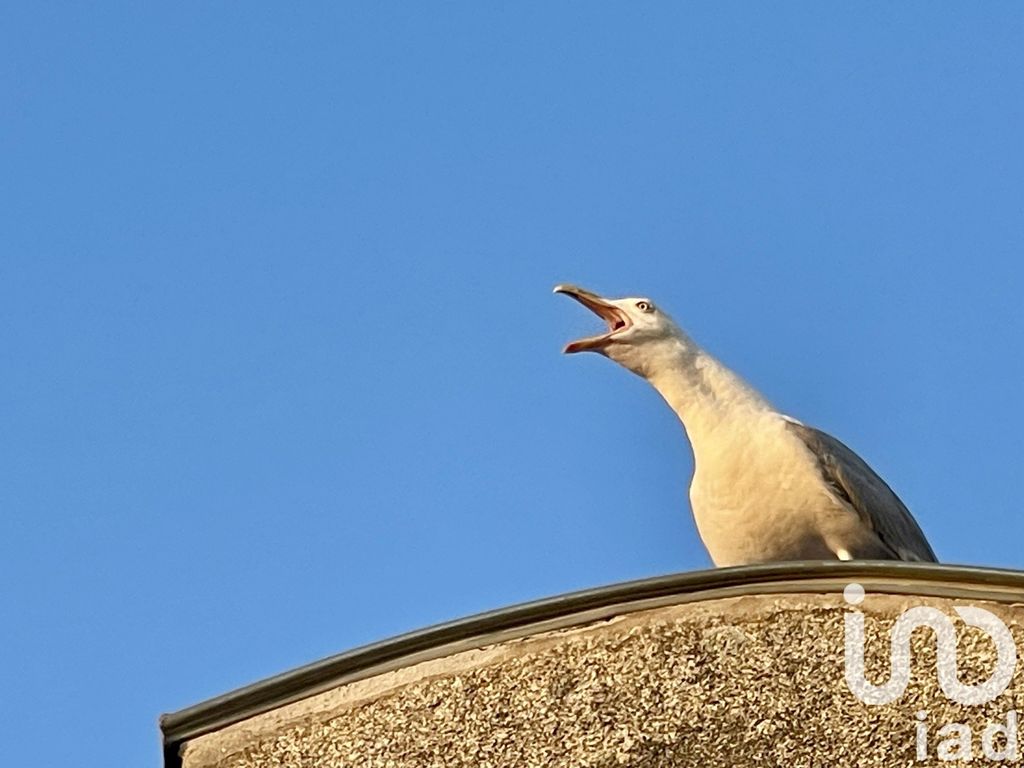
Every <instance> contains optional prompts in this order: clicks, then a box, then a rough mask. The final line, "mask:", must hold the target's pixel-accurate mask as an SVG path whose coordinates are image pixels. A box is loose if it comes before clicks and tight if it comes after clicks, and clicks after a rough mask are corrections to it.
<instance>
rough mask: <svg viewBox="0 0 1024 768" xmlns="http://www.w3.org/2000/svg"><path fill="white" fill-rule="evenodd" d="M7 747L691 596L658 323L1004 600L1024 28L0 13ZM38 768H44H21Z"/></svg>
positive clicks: (475, 7)
mask: <svg viewBox="0 0 1024 768" xmlns="http://www.w3.org/2000/svg"><path fill="white" fill-rule="evenodd" d="M0 61H2V67H0V88H2V99H0V114H2V118H0V131H2V133H0V140H2V147H3V148H2V150H0V177H2V179H3V182H2V184H0V196H2V200H0V203H2V208H0V211H2V214H0V216H2V226H0V321H2V324H3V333H2V336H0V361H2V371H3V374H2V376H0V435H2V438H0V461H2V464H0V466H2V467H3V469H2V473H0V474H2V482H0V509H2V514H3V526H2V535H0V569H2V571H0V576H2V579H3V587H2V592H0V612H2V616H3V624H2V633H0V653H2V655H0V732H2V734H3V735H2V743H3V746H4V761H5V762H6V763H8V764H10V765H27V764H30V763H31V764H36V765H39V764H51V765H68V764H72V763H74V764H76V765H80V766H107V765H115V764H117V765H150V766H153V765H156V764H157V763H158V760H159V751H158V742H157V724H156V720H157V716H158V714H159V713H160V712H163V711H169V710H175V709H178V708H181V707H183V706H186V705H189V704H193V703H196V702H198V701H200V700H202V699H205V698H207V697H210V696H212V695H215V694H219V693H222V692H225V691H227V690H230V689H233V688H235V687H237V686H240V685H243V684H246V683H249V682H252V681H255V680H258V679H261V678H264V677H266V676H269V675H271V674H274V673H277V672H281V671H284V670H287V669H290V668H293V667H296V666H298V665H301V664H304V663H307V662H310V661H314V660H316V659H319V658H321V657H324V656H327V655H329V654H332V653H335V652H338V651H342V650H346V649H348V648H351V647H353V646H356V645H359V644H362V643H366V642H368V641H373V640H377V639H381V638H384V637H387V636H390V635H393V634H396V633H399V632H402V631H405V630H410V629H414V628H418V627H421V626H423V625H426V624H431V623H434V622H437V621H440V620H445V619H450V618H456V617H459V616H463V615H466V614H470V613H474V612H477V611H481V610H484V609H490V608H496V607H500V606H504V605H507V604H509V603H514V602H518V601H522V600H528V599H532V598H537V597H541V596H547V595H552V594H557V593H562V592H566V591H569V590H574V589H578V588H583V587H589V586H595V585H599V584H605V583H609V582H617V581H622V580H626V579H634V578H638V577H643V576H650V575H655V574H662V573H667V572H673V571H683V570H690V569H698V568H705V567H708V565H709V561H708V559H707V557H706V555H705V554H704V552H703V550H702V548H701V546H700V543H699V541H698V539H697V536H696V533H695V530H694V526H693V523H692V521H691V519H690V517H689V508H688V506H687V502H686V487H687V483H688V479H689V473H690V470H691V463H690V462H691V460H690V454H689V448H688V446H687V444H686V442H685V440H684V437H683V433H682V431H681V430H680V427H679V425H678V424H677V423H676V421H675V419H674V417H673V415H672V414H671V413H670V412H669V411H668V410H667V408H666V407H665V406H664V405H663V404H662V402H661V401H660V400H659V398H658V397H657V395H656V394H655V393H654V392H653V390H650V389H648V388H647V386H646V385H645V384H644V383H643V382H642V381H640V380H639V379H635V378H633V377H632V376H630V375H629V374H627V373H626V372H625V371H623V370H621V369H618V368H616V367H615V366H614V365H613V364H611V363H610V362H608V361H606V360H602V359H600V358H598V357H597V356H578V357H574V358H565V357H562V356H561V355H560V354H559V350H560V347H561V345H562V344H563V343H564V342H565V341H567V340H568V339H570V338H572V337H573V336H576V335H580V334H583V333H586V332H588V331H590V330H593V329H595V328H597V327H598V324H597V323H596V321H595V319H594V318H592V317H590V316H588V314H587V313H586V312H585V311H584V310H583V309H582V308H580V307H578V306H577V305H575V304H574V303H572V302H571V301H569V300H567V299H565V298H562V297H555V296H552V295H551V294H550V290H551V287H552V285H554V284H555V283H556V282H561V281H574V282H579V283H581V284H583V285H586V286H588V287H592V288H595V289H597V290H600V291H603V292H606V293H610V294H636V293H641V294H649V295H650V296H652V297H653V298H654V299H655V300H657V301H658V302H659V303H661V304H662V305H664V306H665V307H666V308H668V309H669V311H670V312H672V313H673V314H674V315H675V317H676V319H677V320H679V321H680V323H681V324H682V325H683V326H684V327H686V328H687V329H688V330H689V331H690V332H691V333H692V335H693V336H694V337H695V338H697V339H698V340H699V341H701V342H702V343H703V344H704V345H705V346H707V347H708V348H709V349H710V350H711V351H713V352H715V353H716V354H718V355H719V356H720V357H721V358H722V359H723V360H725V361H726V362H727V363H728V364H730V365H732V366H733V367H734V368H736V369H737V370H739V371H740V372H741V373H742V374H743V375H745V376H746V377H747V378H748V379H749V380H750V381H751V382H752V383H753V384H754V385H755V386H757V387H758V388H759V389H761V390H762V391H763V392H764V393H765V394H766V395H767V396H768V397H769V398H770V399H771V400H772V401H773V402H775V403H776V404H777V405H778V406H779V407H780V408H782V409H784V410H786V411H788V412H790V413H792V414H793V415H795V416H797V417H799V418H801V419H802V420H804V421H806V422H808V423H811V424H814V425H816V426H819V427H821V428H823V429H826V430H828V431H831V432H833V433H835V434H836V435H838V436H839V437H841V438H842V439H843V440H844V441H846V442H847V443H849V444H850V445H851V446H852V447H854V448H855V449H856V450H858V451H859V452H860V453H861V454H862V455H864V456H865V457H866V458H867V459H868V460H869V461H870V462H872V463H873V464H874V465H875V466H876V468H877V469H878V470H879V471H880V472H881V474H882V475H883V476H884V477H885V478H886V479H887V480H888V481H889V482H890V483H891V484H892V485H893V486H894V487H895V488H896V490H897V491H898V492H899V493H900V494H901V495H902V496H903V498H904V499H905V501H906V502H907V503H908V505H909V506H910V507H911V508H912V509H913V510H914V512H915V514H916V515H917V517H918V519H919V520H920V522H921V524H922V526H923V527H924V529H925V530H926V532H927V533H928V535H929V537H930V538H931V540H932V542H933V544H934V546H935V548H936V550H937V551H938V553H939V555H940V557H941V558H942V559H943V560H945V561H948V562H958V563H984V564H992V565H1000V566H1010V567H1024V552H1022V540H1024V523H1022V517H1021V515H1022V507H1021V502H1020V487H1021V484H1020V482H1019V477H1020V474H1021V471H1022V459H1024V440H1022V438H1021V435H1024V407H1022V405H1021V397H1020V392H1021V388H1022V384H1024V361H1022V354H1021V353H1022V334H1024V317H1022V310H1021V289H1022V287H1024V265H1022V256H1024V202H1022V201H1024V78H1022V74H1021V73H1022V72H1024V7H1022V6H1021V5H1020V4H1018V3H997V2H992V3H985V4H980V5H979V4H968V5H964V4H960V3H932V2H928V3H903V4H891V3H858V4H855V5H850V4H836V3H818V2H807V3H773V4H757V3H690V4H683V3H619V4H599V3H589V2H588V3H584V2H573V3H550V2H543V3H532V4H526V3H515V4H501V5H498V4H485V3H476V2H468V3H444V4H431V5H430V6H429V7H428V5H426V4H414V3H404V4H395V3H391V4H384V3H374V2H368V3H362V4H353V3H347V4H342V3H322V4H315V3H305V4H300V6H298V7H285V6H284V5H282V4H280V3H266V2H260V3H257V2H253V3H242V4H238V3H234V4H226V3H212V4H211V3H185V4H182V3H175V4H166V3H163V4H157V3H105V4H102V5H100V6H97V4H83V3H48V2H31V3H8V4H6V6H5V8H4V9H3V11H0ZM40 750H42V752H40Z"/></svg>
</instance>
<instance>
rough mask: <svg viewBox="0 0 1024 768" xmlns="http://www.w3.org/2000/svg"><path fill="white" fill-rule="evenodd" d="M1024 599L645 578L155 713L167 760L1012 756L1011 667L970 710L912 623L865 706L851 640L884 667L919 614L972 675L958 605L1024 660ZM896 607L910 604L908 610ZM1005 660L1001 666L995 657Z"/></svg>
mask: <svg viewBox="0 0 1024 768" xmlns="http://www.w3.org/2000/svg"><path fill="white" fill-rule="evenodd" d="M851 583H856V584H859V585H861V586H862V587H863V589H864V591H865V592H866V597H865V598H864V599H863V600H862V601H857V600H856V597H857V596H858V594H857V593H856V592H847V593H846V594H845V595H844V588H846V587H847V586H848V585H850V584H851ZM1022 604H1024V573H1020V572H1014V571H1000V570H991V569H980V568H966V567H951V566H936V565H924V564H905V563H872V562H847V563H835V562H827V563H780V564H771V565H764V566H752V567H743V568H727V569H718V570H712V571H702V572H695V573H686V574H678V575H672V576H664V577H658V578H654V579H646V580H643V581H636V582H630V583H627V584H620V585H614V586H609V587H603V588H599V589H593V590H587V591H583V592H577V593H573V594H570V595H565V596H562V597H556V598H551V599H547V600H541V601H537V602H533V603H528V604H525V605H520V606H515V607H512V608H508V609H504V610H500V611H495V612H491V613H486V614H482V615H479V616H475V617H471V618H468V619H464V620H461V621H456V622H452V623H449V624H444V625H441V626H437V627H432V628H429V629H425V630H421V631H418V632H413V633H410V634H408V635H403V636H401V637H398V638H395V639H393V640H388V641H385V642H382V643H377V644H374V645H371V646H367V647H365V648H360V649H357V650H354V651H351V652H348V653H343V654H340V655H338V656H334V657H331V658H328V659H325V660H323V661H320V662H317V663H315V664H311V665H309V666H306V667H303V668H300V669H298V670H295V671H292V672H288V673H285V674H283V675H279V676H277V677H274V678H271V679H269V680H266V681H264V682H261V683H257V684H255V685H252V686H249V687H247V688H243V689H241V690H238V691H235V692H232V693H229V694H225V695H224V696H220V697H217V698H215V699H212V700H210V701H207V702H204V703H201V704H198V705H196V706H194V707H190V708H188V709H185V710H182V711H180V712H176V713H173V714H169V715H165V716H164V717H163V718H161V729H162V732H163V737H164V748H165V762H166V764H167V765H168V766H172V767H174V768H177V766H181V765H184V768H248V767H249V766H258V765H267V764H273V765H294V766H302V767H303V768H306V767H307V766H308V768H319V767H320V766H337V765H344V766H347V765H359V766H360V767H361V768H362V766H374V765H380V766H389V768H398V767H399V766H421V765H444V766H453V765H466V766H477V765H485V764H491V765H496V766H498V765H524V766H525V765H538V766H539V765H567V766H568V765H574V766H575V765H581V764H589V765H600V766H609V767H610V766H627V765H635V766H655V765H694V766H697V765H710V764H723V765H725V764H733V765H741V764H750V763H754V762H760V763H766V764H768V765H776V764H778V765H789V764H793V765H796V764H806V765H812V764H825V763H829V764H831V763H835V762H844V763H847V764H858V765H862V766H868V765H880V766H881V765H894V764H911V763H917V764H922V765H927V764H935V765H945V764H949V760H953V759H961V761H965V760H966V758H967V757H968V756H970V757H972V758H973V759H974V761H975V762H980V761H984V760H987V759H992V760H996V759H997V758H999V757H1000V756H1002V757H1003V758H1006V759H1012V755H1010V754H1009V752H1008V750H1009V749H1010V748H1011V744H1010V742H1011V741H1012V739H1013V736H1014V731H1015V728H1016V721H1015V717H1016V715H1015V713H1016V711H1018V710H1020V711H1022V712H1024V683H1022V680H1024V677H1022V675H1024V672H1021V671H1020V670H1019V669H1017V667H1024V662H1022V663H1021V664H1019V665H1016V666H1015V667H1014V668H1013V669H1012V670H1010V672H1011V676H1010V677H1009V679H1008V682H1007V683H1006V684H1005V685H1004V686H1003V688H1004V690H1001V691H1000V692H999V695H997V696H995V697H994V698H992V699H991V700H990V701H987V702H986V703H983V704H964V703H962V702H959V701H956V700H954V699H953V698H951V697H950V695H949V691H948V690H946V689H944V688H943V682H942V679H941V675H940V674H939V671H938V669H937V661H938V659H939V657H937V655H936V643H935V639H934V636H933V634H932V633H931V631H930V630H927V629H916V630H914V631H913V632H911V633H910V634H909V635H908V637H909V642H908V644H907V646H906V648H905V649H904V650H903V651H899V650H898V651H897V653H896V656H897V658H896V659H895V661H896V662H897V663H896V665H895V666H896V671H899V670H900V669H901V668H902V667H901V665H903V666H905V667H906V670H907V672H908V675H907V684H906V686H905V688H904V689H903V690H899V691H897V693H898V695H897V696H896V697H894V698H893V697H890V698H891V700H890V701H888V702H886V703H884V704H876V703H871V702H870V701H866V700H865V699H864V696H863V695H856V694H855V692H854V689H853V688H851V685H850V684H849V683H848V678H849V677H850V675H851V674H852V673H855V672H857V669H856V661H857V655H856V651H857V649H858V648H860V649H861V652H862V654H863V655H862V657H861V658H862V659H863V666H862V668H861V669H860V678H859V679H861V680H863V681H864V682H865V683H866V684H873V685H879V686H880V685H881V684H882V683H885V682H886V681H887V680H889V679H890V672H891V671H892V669H893V664H892V661H893V659H891V658H890V655H891V654H890V637H891V635H892V632H893V630H894V629H895V628H896V626H897V624H898V623H899V622H900V621H901V618H900V617H901V616H905V617H908V618H913V617H921V616H926V615H927V616H931V617H932V621H933V624H934V623H935V622H936V621H938V623H939V624H940V625H943V626H944V623H948V624H949V626H950V627H951V628H952V630H953V634H952V635H951V636H952V637H953V638H954V639H955V642H956V643H957V647H956V648H955V649H951V650H950V654H947V655H948V656H950V658H953V659H955V661H956V662H957V663H958V677H957V678H955V679H957V680H958V681H960V682H961V684H962V685H964V686H970V685H980V684H981V683H983V682H984V681H985V680H987V679H988V678H989V677H992V676H993V674H994V672H995V671H997V669H998V668H999V658H1000V656H999V653H1000V648H999V643H998V642H997V639H998V638H997V639H993V637H994V636H993V634H992V633H991V632H986V631H985V630H983V629H979V628H975V627H970V626H967V625H966V624H965V623H964V621H963V620H962V619H961V618H959V615H958V612H957V610H956V608H957V607H958V606H960V607H963V606H970V607H974V608H978V609H981V610H982V611H985V612H987V615H989V616H992V617H994V619H993V620H994V621H995V622H996V624H997V625H998V626H1005V627H1006V629H1007V637H1009V638H1011V640H1012V643H1011V646H1012V650H1014V651H1016V650H1019V652H1020V654H1021V655H1024V605H1022ZM911 608H916V609H918V611H917V612H916V613H911V614H907V613H906V611H907V610H908V609H911ZM924 609H930V610H931V613H927V611H925V612H924V613H922V610H924ZM970 615H973V614H968V616H970ZM979 615H980V614H979ZM936 617H938V618H937V619H936ZM902 621H904V623H906V620H902ZM858 622H859V624H858ZM857 626H861V627H863V634H862V636H858V635H857ZM940 650H941V649H940ZM1004 650H1005V649H1004ZM851 652H854V655H853V656H852V657H851V656H850V653H851ZM901 653H902V656H900V654H901ZM851 659H852V661H851ZM1003 662H1004V663H1003V665H1002V666H1003V668H1004V671H1005V668H1006V663H1005V662H1006V659H1005V654H1004V658H1003ZM851 664H853V666H851ZM939 666H941V665H939ZM856 679H857V678H856V676H854V680H855V681H856ZM947 688H948V686H947ZM865 690H866V689H865ZM979 690H980V689H979ZM862 693H863V691H862ZM950 734H952V735H950ZM965 750H966V751H965Z"/></svg>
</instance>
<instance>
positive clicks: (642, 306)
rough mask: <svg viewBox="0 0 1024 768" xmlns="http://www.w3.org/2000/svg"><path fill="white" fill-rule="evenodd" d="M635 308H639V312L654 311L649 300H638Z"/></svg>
mask: <svg viewBox="0 0 1024 768" xmlns="http://www.w3.org/2000/svg"><path fill="white" fill-rule="evenodd" d="M636 308H637V309H639V310H640V311H641V312H653V311H654V307H653V306H652V305H651V303H650V302H649V301H638V302H637V303H636Z"/></svg>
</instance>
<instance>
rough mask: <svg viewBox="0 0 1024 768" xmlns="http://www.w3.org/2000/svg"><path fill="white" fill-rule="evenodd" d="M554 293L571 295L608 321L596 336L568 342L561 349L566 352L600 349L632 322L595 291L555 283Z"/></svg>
mask: <svg viewBox="0 0 1024 768" xmlns="http://www.w3.org/2000/svg"><path fill="white" fill-rule="evenodd" d="M555 293H564V294H565V295H566V296H572V297H573V298H574V299H576V301H578V302H579V303H580V304H582V305H583V306H585V307H586V308H587V309H589V310H590V311H591V312H593V313H594V314H596V315H598V316H599V317H600V318H601V319H602V320H604V321H605V322H606V323H608V331H607V332H606V333H602V334H600V335H598V336H588V337H587V338H585V339H578V340H577V341H572V342H569V343H568V344H566V345H565V349H563V350H562V351H563V352H565V353H566V354H571V353H573V352H585V351H587V350H600V349H602V348H603V347H605V346H606V345H607V344H609V343H611V342H612V341H613V339H612V336H613V335H614V334H615V333H617V332H619V331H624V330H626V329H627V328H629V327H630V326H631V325H632V324H633V323H632V322H631V321H630V319H629V317H628V316H627V315H626V313H625V312H623V311H622V310H621V309H619V308H618V307H616V306H615V305H614V304H612V303H610V302H609V301H607V300H606V299H603V298H601V297H600V296H598V295H597V294H596V293H593V292H591V291H587V290H584V289H583V288H579V287H577V286H575V285H566V284H562V285H556V286H555Z"/></svg>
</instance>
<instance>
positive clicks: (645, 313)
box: [556, 286, 936, 566]
mask: <svg viewBox="0 0 1024 768" xmlns="http://www.w3.org/2000/svg"><path fill="white" fill-rule="evenodd" d="M556 290H559V291H560V292H563V293H568V294H570V295H572V296H574V297H575V298H577V299H578V300H579V301H581V303H583V304H585V305H586V306H588V307H589V308H591V309H592V310H593V311H595V312H596V313H597V314H599V315H601V316H602V317H603V318H604V319H605V320H606V321H607V322H608V324H609V328H610V330H609V332H608V333H607V334H604V335H602V336H599V337H593V338H590V339H584V340H582V341H579V342H573V343H572V344H570V345H569V346H568V347H567V348H566V351H568V352H576V351H583V350H587V349H592V350H594V351H598V352H601V353H602V354H605V355H606V356H607V357H610V358H611V359H613V360H615V361H616V362H619V363H620V364H621V365H623V366H624V367H626V368H628V369H629V370H631V371H633V372H634V373H637V374H638V375H640V376H643V377H644V378H645V379H647V380H648V381H649V382H650V383H651V385H652V386H653V387H654V388H655V389H656V390H657V391H658V392H659V393H660V394H661V396H662V397H663V398H664V399H665V401H666V402H667V403H668V404H669V406H670V407H671V408H672V410H673V411H675V413H676V414H677V416H678V417H679V419H680V420H681V421H682V423H683V425H684V427H685V429H686V433H687V435H688V437H689V440H690V444H691V446H692V448H693V457H694V474H693V479H692V482H691V484H690V505H691V508H692V510H693V515H694V520H695V522H696V524H697V530H698V532H699V533H700V536H701V539H702V540H703V542H704V545H705V546H706V547H707V550H708V552H709V554H710V555H711V558H712V560H713V561H714V563H715V564H716V565H718V566H728V565H744V564H749V563H762V562H772V561H780V560H821V559H840V560H850V559H900V560H923V561H935V559H936V558H935V554H934V553H933V552H932V550H931V547H929V545H928V543H927V541H926V540H925V538H924V535H923V534H922V533H921V530H920V528H918V526H917V524H916V523H915V522H914V519H913V517H912V516H911V515H910V512H909V511H908V510H907V508H906V507H905V506H904V505H903V503H902V502H901V501H900V500H899V498H898V497H897V496H896V494H895V493H893V491H892V490H891V489H890V488H889V486H888V485H886V484H885V482H884V481H882V479H881V478H880V477H878V475H877V474H875V473H874V472H873V471H872V470H871V469H870V467H868V465H867V464H865V463H864V462H863V461H862V460H861V459H860V458H859V457H858V456H857V455H856V454H855V453H853V451H851V450H850V449H849V448H847V447H846V446H845V445H843V444H842V443H840V442H839V441H838V440H836V439H835V438H833V437H831V436H829V435H827V434H825V433H823V432H820V431H818V430H815V429H813V428H811V427H807V426H805V425H803V424H801V423H800V422H798V421H796V420H795V419H792V418H790V417H788V416H785V415H783V414H781V413H779V412H778V411H776V410H775V409H774V408H773V407H772V406H771V405H770V404H769V403H768V402H767V401H766V400H765V399H764V398H763V397H762V396H761V395H760V394H758V393H757V392H756V391H755V390H754V389H753V388H751V387H750V386H749V385H748V384H747V383H746V382H744V381H743V380H742V379H741V378H740V377H739V376H737V375H736V374H735V373H733V372H732V371H730V370H729V369H728V368H726V367H725V366H724V365H723V364H722V363H720V362H719V361H718V360H716V359H715V358H714V357H712V356H711V355H710V354H708V353H707V352H706V351H704V350H703V349H701V348H700V347H699V346H697V345H696V344H695V343H694V342H693V341H692V340H691V339H690V338H689V337H688V336H687V335H686V334H685V333H683V332H682V331H681V330H680V329H679V328H678V327H677V326H676V325H675V324H674V323H673V322H672V321H671V320H670V319H669V318H668V317H667V315H664V314H663V313H661V312H660V311H659V310H656V309H655V308H654V307H653V305H652V304H651V303H650V301H649V300H646V299H619V300H606V299H602V298H600V297H598V296H596V295H595V294H591V293H589V292H586V291H582V290H581V289H578V288H574V287H572V286H559V288H558V289H556ZM638 308H639V310H638Z"/></svg>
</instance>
